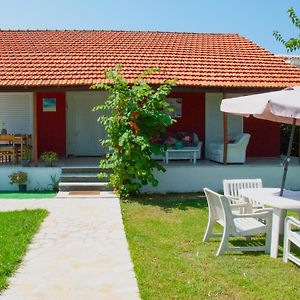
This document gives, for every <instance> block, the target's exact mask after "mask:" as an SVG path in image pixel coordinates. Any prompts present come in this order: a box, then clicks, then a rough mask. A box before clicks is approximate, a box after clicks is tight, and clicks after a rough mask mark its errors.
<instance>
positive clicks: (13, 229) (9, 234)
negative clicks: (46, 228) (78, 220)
mask: <svg viewBox="0 0 300 300" xmlns="http://www.w3.org/2000/svg"><path fill="white" fill-rule="evenodd" d="M47 214H48V212H47V211H46V210H42V209H37V210H22V211H12V212H1V213H0V291H1V290H3V289H4V288H5V287H6V286H7V284H8V278H9V277H10V276H11V275H12V274H13V273H14V272H15V271H16V270H17V268H18V266H19V264H20V262H21V260H22V257H23V255H24V254H25V252H26V249H27V246H28V244H29V243H30V241H31V239H32V237H33V235H34V234H35V233H36V232H37V230H38V229H39V227H40V225H41V223H42V221H43V220H44V218H45V217H46V216H47Z"/></svg>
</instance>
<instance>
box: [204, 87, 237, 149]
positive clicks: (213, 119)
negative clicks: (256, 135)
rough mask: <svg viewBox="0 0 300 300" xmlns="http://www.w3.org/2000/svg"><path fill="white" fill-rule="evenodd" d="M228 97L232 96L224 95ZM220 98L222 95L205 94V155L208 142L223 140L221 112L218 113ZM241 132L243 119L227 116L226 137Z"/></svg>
mask: <svg viewBox="0 0 300 300" xmlns="http://www.w3.org/2000/svg"><path fill="white" fill-rule="evenodd" d="M235 96H236V97H237V96H238V95H235ZM229 97H233V95H231V94H230V95H226V98H229ZM222 98H223V94H222V93H206V94H205V153H207V149H208V145H209V143H210V142H213V141H222V140H223V112H221V111H220V105H221V101H222ZM241 132H243V118H242V117H240V116H234V115H230V114H228V135H229V136H233V135H235V134H238V133H241Z"/></svg>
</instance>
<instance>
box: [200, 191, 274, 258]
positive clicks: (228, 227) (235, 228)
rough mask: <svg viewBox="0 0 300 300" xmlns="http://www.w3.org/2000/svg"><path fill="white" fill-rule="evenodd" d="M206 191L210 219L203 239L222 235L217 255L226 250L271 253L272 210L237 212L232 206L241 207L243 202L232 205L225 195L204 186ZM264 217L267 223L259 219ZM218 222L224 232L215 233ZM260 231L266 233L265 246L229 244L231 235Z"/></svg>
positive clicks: (249, 234) (244, 234)
mask: <svg viewBox="0 0 300 300" xmlns="http://www.w3.org/2000/svg"><path fill="white" fill-rule="evenodd" d="M204 192H205V195H206V198H207V202H208V208H209V219H208V224H207V228H206V232H205V234H204V238H203V241H204V242H208V241H209V239H210V238H211V237H220V236H222V241H221V244H220V247H219V249H218V251H217V254H216V255H217V256H218V255H222V254H224V253H225V251H265V252H266V253H270V246H271V226H272V224H271V222H272V212H270V211H263V210H262V211H261V212H256V213H252V214H235V213H233V212H232V208H235V207H240V205H241V204H233V205H230V202H229V200H228V199H227V198H226V197H225V196H222V195H220V194H218V193H216V192H213V191H212V190H210V189H208V188H204ZM262 218H263V219H264V220H266V224H264V223H262V222H260V221H259V220H258V219H262ZM216 223H218V224H220V225H221V226H223V227H224V230H223V234H213V227H214V225H215V224H216ZM259 233H266V242H265V245H264V246H248V247H228V246H227V244H228V241H229V237H230V236H244V237H251V236H254V235H257V234H259Z"/></svg>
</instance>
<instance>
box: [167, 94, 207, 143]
mask: <svg viewBox="0 0 300 300" xmlns="http://www.w3.org/2000/svg"><path fill="white" fill-rule="evenodd" d="M169 97H170V98H181V99H182V116H181V118H176V120H177V122H176V123H175V124H173V125H171V126H170V127H169V130H170V131H191V132H196V133H197V135H198V137H199V140H200V141H202V143H203V142H204V141H205V94H204V93H171V95H170V96H169ZM202 148H203V145H202Z"/></svg>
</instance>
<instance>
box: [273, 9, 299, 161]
mask: <svg viewBox="0 0 300 300" xmlns="http://www.w3.org/2000/svg"><path fill="white" fill-rule="evenodd" d="M287 12H288V14H289V18H290V19H291V21H292V23H293V24H294V26H295V27H296V28H297V30H299V29H300V18H299V17H298V16H297V15H296V13H295V11H294V9H293V8H292V7H290V8H289V9H288V11H287ZM273 36H274V37H275V38H276V40H277V41H279V42H281V43H282V44H283V45H284V46H285V48H286V50H287V51H288V52H293V51H296V50H298V49H300V34H299V36H298V37H297V38H290V39H288V40H285V39H284V38H283V37H282V35H281V33H279V31H277V30H276V31H273ZM291 130H292V126H291V125H289V124H281V142H280V144H281V149H280V151H281V153H287V148H288V142H289V137H290V134H291ZM295 136H296V139H297V141H294V142H293V146H292V155H294V156H298V154H299V150H298V149H299V141H298V140H299V128H296V134H295Z"/></svg>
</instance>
